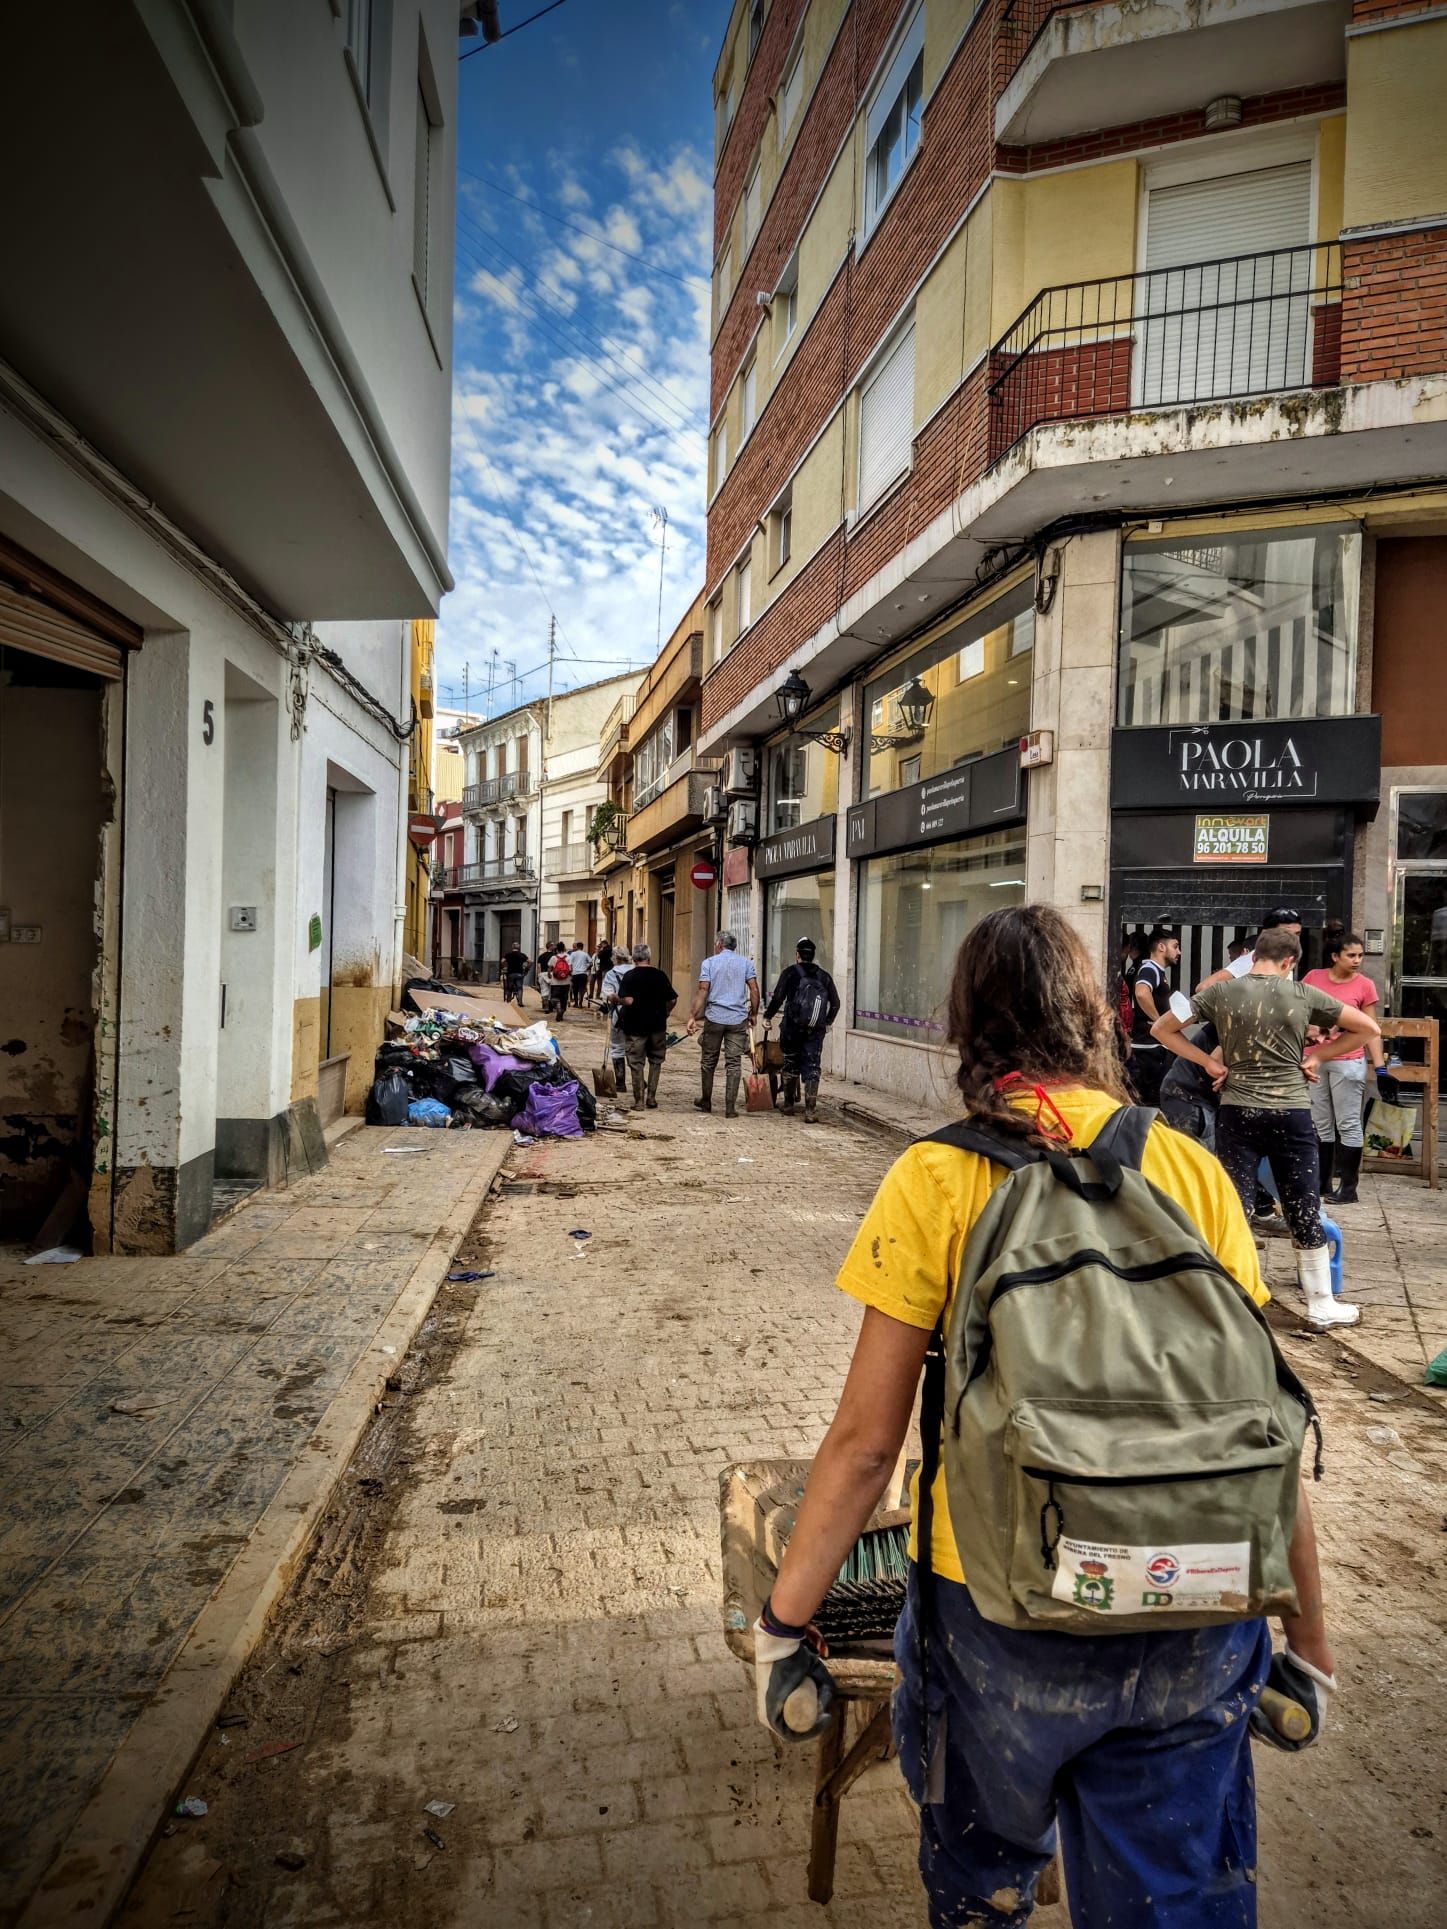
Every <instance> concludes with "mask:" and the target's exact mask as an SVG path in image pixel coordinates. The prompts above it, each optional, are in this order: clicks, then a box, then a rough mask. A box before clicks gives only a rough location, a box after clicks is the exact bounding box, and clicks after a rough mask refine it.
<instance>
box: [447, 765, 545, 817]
mask: <svg viewBox="0 0 1447 1929" xmlns="http://www.w3.org/2000/svg"><path fill="white" fill-rule="evenodd" d="M537 787H538V780H537V778H536V777H535V776H534V775H533V773H532V772H531V771H530V770H510V771H509V772H508V773H507V775H506V776H505V777H484V778H483V780H482V782H481V783H480V784H469V785H468V786H467V787H466V789H465V790H464V791H463V793H462V808H463V809H464V810H485V809H486V808H487V806H488V805H489V804H507V803H510V802H511V801H512V799H513V798H514V797H530V796H531V795H532V793H533V792H534V791H535V790H536V789H537Z"/></svg>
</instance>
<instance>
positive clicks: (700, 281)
mask: <svg viewBox="0 0 1447 1929" xmlns="http://www.w3.org/2000/svg"><path fill="white" fill-rule="evenodd" d="M465 58H466V56H465V55H464V59H465ZM457 171H458V173H459V174H465V175H467V176H468V177H469V179H471V180H473V181H481V182H482V184H483V185H484V186H485V187H489V188H491V189H492V190H493V192H494V193H495V194H505V195H506V196H507V198H508V200H509V201H516V202H517V203H518V205H519V206H520V207H524V208H531V209H532V211H533V213H534V214H541V215H544V216H545V217H546V218H547V219H548V220H549V221H556V222H557V223H558V225H559V227H563V228H571V229H572V230H573V232H574V234H582V235H586V236H587V237H588V239H589V240H590V241H596V242H597V243H598V245H599V246H600V247H603V248H611V249H612V250H613V252H614V254H615V255H624V256H626V257H627V259H628V260H629V261H636V262H638V263H639V265H640V266H641V267H644V268H648V269H651V270H652V272H653V273H654V274H656V275H666V276H667V277H668V279H669V280H670V281H677V282H680V283H682V285H683V286H684V287H685V288H711V287H712V286H713V283H712V282H711V281H710V280H709V278H708V276H707V275H680V274H676V273H675V272H674V270H673V269H672V268H665V267H663V266H662V264H661V263H659V262H657V261H650V260H649V258H648V256H647V255H640V254H635V253H634V251H633V250H632V249H631V248H625V247H622V246H621V245H620V244H619V243H618V242H616V241H610V240H609V239H608V237H607V235H606V234H599V232H598V230H597V229H596V228H589V227H585V226H584V224H583V223H582V222H581V221H574V220H573V219H572V218H571V217H570V216H568V215H566V214H559V213H557V212H555V211H554V210H553V209H552V208H551V207H550V206H549V205H548V203H547V202H546V201H542V200H538V199H535V198H533V197H530V196H528V195H526V194H516V193H514V191H513V190H512V189H511V188H505V187H504V186H503V184H502V182H501V181H495V180H494V179H493V178H492V176H491V175H490V174H479V173H477V172H476V171H475V170H474V169H473V168H470V167H463V166H462V164H461V162H459V163H458V167H457Z"/></svg>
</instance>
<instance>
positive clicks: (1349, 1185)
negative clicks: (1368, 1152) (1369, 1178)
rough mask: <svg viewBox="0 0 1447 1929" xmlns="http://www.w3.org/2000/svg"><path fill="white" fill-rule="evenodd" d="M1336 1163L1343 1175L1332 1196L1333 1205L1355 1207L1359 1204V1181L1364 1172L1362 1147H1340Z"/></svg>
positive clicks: (1337, 1151) (1337, 1150)
mask: <svg viewBox="0 0 1447 1929" xmlns="http://www.w3.org/2000/svg"><path fill="white" fill-rule="evenodd" d="M1336 1162H1337V1168H1338V1170H1339V1171H1340V1173H1341V1183H1340V1184H1339V1185H1338V1186H1337V1189H1336V1191H1335V1192H1334V1193H1333V1194H1332V1195H1331V1197H1332V1203H1333V1204H1334V1205H1338V1206H1354V1205H1356V1203H1357V1180H1358V1179H1359V1178H1360V1177H1361V1172H1362V1147H1361V1146H1359V1145H1339V1146H1338V1147H1337V1149H1336Z"/></svg>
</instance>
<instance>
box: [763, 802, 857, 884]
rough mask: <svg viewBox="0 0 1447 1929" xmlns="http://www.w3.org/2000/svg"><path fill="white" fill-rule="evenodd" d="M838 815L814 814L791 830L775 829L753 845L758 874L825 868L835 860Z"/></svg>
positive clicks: (777, 874) (792, 873) (788, 874)
mask: <svg viewBox="0 0 1447 1929" xmlns="http://www.w3.org/2000/svg"><path fill="white" fill-rule="evenodd" d="M837 823H838V819H837V818H835V817H832V816H830V817H815V818H813V819H812V820H811V821H810V822H809V823H807V824H796V825H794V827H793V828H792V830H787V831H775V832H774V833H773V835H772V836H771V837H762V838H760V839H759V842H758V843H757V844H756V845H755V846H754V874H755V876H757V877H796V876H798V874H799V873H800V872H801V871H825V870H828V869H829V867H830V866H831V865H832V864H833V862H834V833H835V828H836V825H837Z"/></svg>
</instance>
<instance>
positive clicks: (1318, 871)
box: [1116, 864, 1340, 931]
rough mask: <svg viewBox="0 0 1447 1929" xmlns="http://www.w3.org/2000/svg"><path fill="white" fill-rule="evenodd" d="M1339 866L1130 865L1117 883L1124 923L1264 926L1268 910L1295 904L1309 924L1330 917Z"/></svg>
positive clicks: (1320, 921) (1118, 910)
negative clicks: (1143, 868)
mask: <svg viewBox="0 0 1447 1929" xmlns="http://www.w3.org/2000/svg"><path fill="white" fill-rule="evenodd" d="M1339 877H1340V872H1339V871H1337V870H1329V869H1326V868H1324V867H1303V868H1301V869H1299V870H1297V869H1290V868H1283V869H1273V868H1269V867H1267V866H1266V865H1264V864H1263V865H1262V866H1260V868H1258V867H1257V866H1255V865H1251V866H1250V867H1249V875H1248V867H1246V866H1244V865H1242V866H1237V867H1236V868H1234V869H1233V868H1231V867H1228V866H1225V865H1222V866H1220V867H1216V866H1210V865H1205V864H1203V865H1202V866H1201V868H1200V869H1199V870H1195V871H1174V870H1172V871H1126V872H1124V873H1122V874H1121V875H1120V877H1119V881H1118V883H1117V886H1116V892H1117V912H1118V915H1119V917H1120V920H1121V922H1122V923H1123V924H1144V925H1151V924H1156V923H1159V922H1161V921H1163V920H1164V921H1165V922H1167V923H1171V924H1213V925H1214V924H1227V925H1242V926H1246V927H1248V928H1249V929H1250V930H1252V931H1256V930H1258V929H1259V928H1260V925H1261V920H1262V919H1263V918H1264V917H1265V916H1266V914H1267V912H1268V911H1270V910H1272V909H1273V908H1274V907H1275V906H1276V905H1278V904H1290V905H1293V906H1294V907H1295V908H1296V909H1298V910H1299V911H1301V912H1302V914H1303V916H1304V917H1305V919H1306V922H1307V923H1308V924H1309V925H1315V924H1320V923H1322V922H1323V921H1324V920H1325V917H1326V906H1327V896H1328V892H1329V890H1330V888H1331V885H1332V882H1333V880H1334V879H1338V878H1339Z"/></svg>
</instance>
